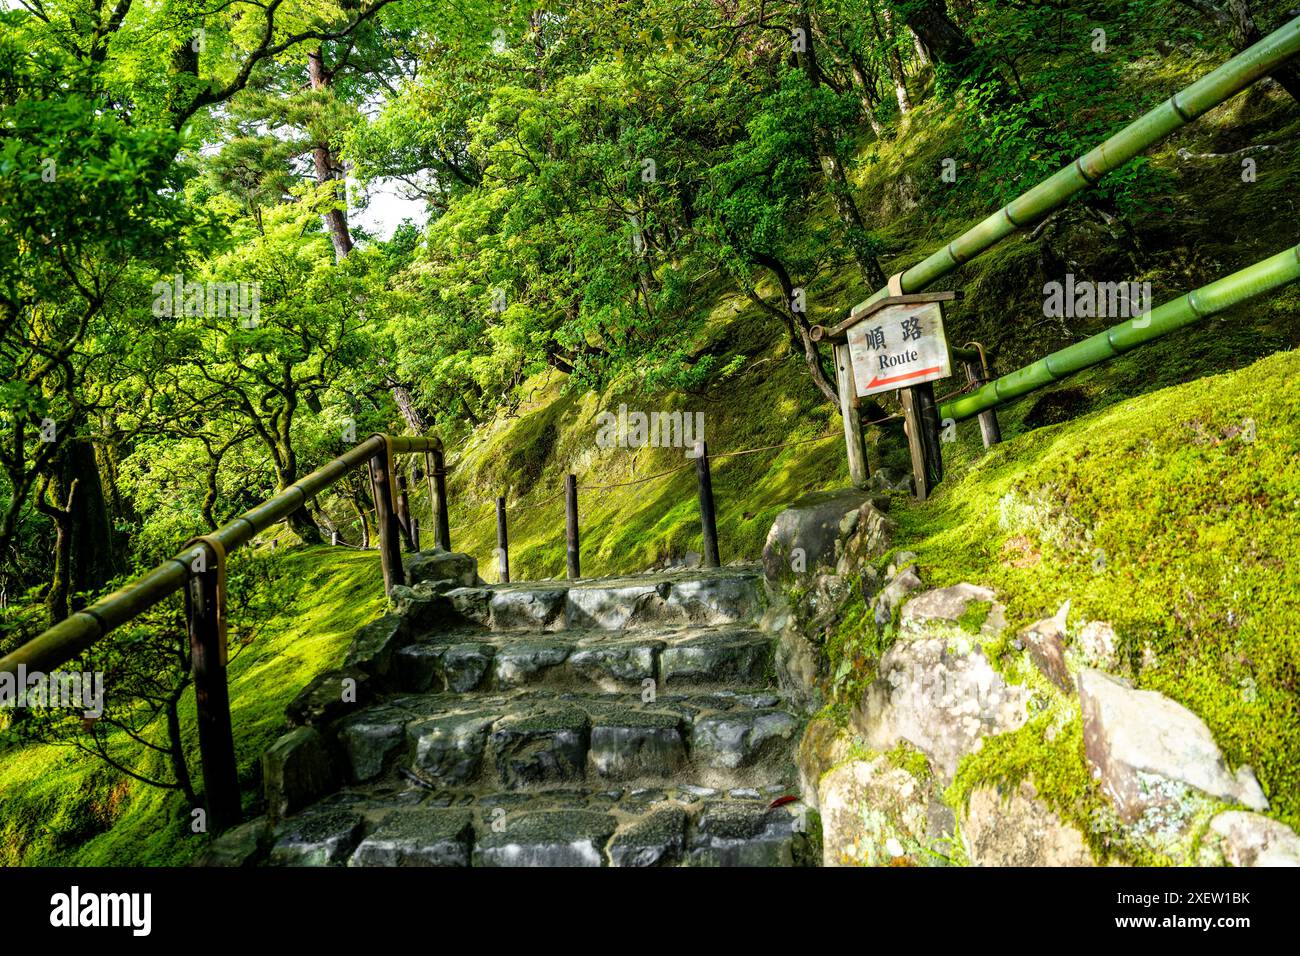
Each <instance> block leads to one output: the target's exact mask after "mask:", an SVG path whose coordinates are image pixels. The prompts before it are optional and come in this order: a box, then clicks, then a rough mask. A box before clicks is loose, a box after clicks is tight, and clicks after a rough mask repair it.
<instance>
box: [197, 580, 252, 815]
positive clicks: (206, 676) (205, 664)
mask: <svg viewBox="0 0 1300 956" xmlns="http://www.w3.org/2000/svg"><path fill="white" fill-rule="evenodd" d="M209 558H211V555H209ZM217 587H218V569H217V568H216V567H215V566H208V567H207V569H206V570H203V571H197V572H194V574H193V575H192V576H191V577H190V580H189V583H188V585H187V586H186V588H185V617H186V622H187V626H188V629H189V635H190V666H191V668H192V670H193V672H194V703H195V707H196V709H197V711H198V730H199V755H200V759H201V762H202V765H203V796H204V800H205V802H206V803H207V811H208V821H207V822H208V832H209V833H210V834H213V835H215V834H218V833H220V832H221V831H223V830H226V829H229V828H230V827H232V826H234V825H235V824H237V823H239V818H240V813H241V808H240V804H239V771H238V768H237V766H236V764H235V737H234V734H233V732H232V731H231V729H230V688H229V687H228V686H227V684H226V647H225V640H224V636H223V635H222V634H221V628H220V622H219V620H218V617H217Z"/></svg>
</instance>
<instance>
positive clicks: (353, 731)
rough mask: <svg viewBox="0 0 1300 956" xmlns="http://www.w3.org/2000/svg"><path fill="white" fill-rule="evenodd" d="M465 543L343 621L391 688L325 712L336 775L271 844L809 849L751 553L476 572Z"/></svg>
mask: <svg viewBox="0 0 1300 956" xmlns="http://www.w3.org/2000/svg"><path fill="white" fill-rule="evenodd" d="M456 562H460V563H456ZM466 562H468V559H465V558H464V557H463V556H459V555H442V556H441V557H438V556H435V557H434V558H432V559H427V555H421V556H417V557H416V559H415V561H414V562H413V563H412V565H411V570H412V576H413V577H415V578H418V579H422V580H420V582H419V583H417V584H415V585H414V586H413V587H411V588H403V589H399V590H397V591H396V592H395V594H394V599H395V605H396V607H397V609H398V612H399V614H400V619H399V618H387V619H385V621H384V622H380V623H379V624H377V625H376V626H375V628H374V633H372V634H371V635H370V637H369V638H363V640H361V641H359V642H358V645H362V648H361V649H362V651H366V647H365V646H364V645H366V644H367V641H368V642H369V650H368V653H369V654H370V658H369V663H370V664H372V665H377V669H378V670H379V671H381V672H382V674H383V679H384V683H385V685H386V686H387V687H389V688H390V692H389V693H387V694H385V695H384V696H383V697H381V698H380V699H379V700H378V701H376V702H374V703H372V704H371V706H368V707H366V708H365V709H362V710H360V711H358V712H355V713H350V714H348V715H347V716H345V717H343V718H342V719H341V720H337V721H336V722H334V724H333V726H332V730H331V737H332V739H334V740H335V741H337V750H338V751H339V753H340V755H341V757H342V762H343V763H344V765H345V766H344V774H345V776H346V777H347V780H348V783H347V785H346V786H345V787H344V788H343V789H342V790H340V791H338V792H337V793H334V794H333V795H331V796H329V797H327V798H325V799H323V800H321V801H319V802H317V803H316V804H314V805H312V806H310V807H308V808H306V809H305V810H303V811H301V812H299V813H298V814H296V815H294V816H292V817H290V818H288V819H287V820H285V821H283V822H282V823H281V824H280V825H279V826H278V828H277V829H276V831H275V837H274V843H273V846H272V848H271V853H270V861H271V862H272V863H273V864H280V865H343V864H346V865H349V866H465V865H473V866H564V865H573V866H602V865H613V866H654V865H688V866H791V865H802V864H806V863H809V864H810V863H815V862H816V860H815V859H814V858H815V856H816V855H817V854H818V852H819V851H818V850H817V849H816V848H815V846H814V845H813V844H815V843H816V838H817V837H819V836H820V834H819V833H818V834H816V836H815V837H814V838H813V839H810V838H809V835H808V832H807V831H809V830H816V829H817V828H818V825H817V823H816V822H815V821H816V817H815V816H814V817H813V818H812V820H813V822H812V823H811V825H810V824H809V816H808V814H807V813H806V811H805V810H804V807H803V804H802V803H800V802H798V801H786V802H781V801H780V798H782V797H787V796H791V795H795V794H798V792H799V791H798V785H797V783H796V782H795V780H796V775H795V770H794V767H793V759H792V758H793V751H794V748H795V747H796V745H797V743H798V740H799V736H800V733H801V731H802V720H801V719H800V717H798V716H797V715H796V713H795V712H794V710H793V708H791V707H789V706H787V703H786V701H785V700H784V699H783V697H782V696H781V694H780V693H779V692H778V691H777V689H776V688H775V679H774V676H773V666H772V654H773V638H772V637H771V636H770V635H768V634H765V633H763V632H762V631H760V630H758V629H757V627H756V626H755V622H756V620H757V618H758V615H759V613H760V612H761V610H762V607H763V605H764V596H763V585H762V578H761V574H760V572H759V571H758V570H757V569H751V568H740V569H737V568H729V569H720V570H716V571H694V572H677V573H665V574H656V575H645V576H639V577H633V578H622V579H603V580H589V581H582V582H578V583H575V584H573V585H571V586H570V585H568V584H567V583H564V582H540V583H536V584H514V585H500V586H485V585H482V584H481V583H480V582H478V581H477V577H476V575H475V573H474V571H473V566H472V562H469V563H466ZM468 582H473V583H470V584H469V586H466V584H467V583H468ZM358 645H354V656H355V654H356V653H357V652H358V651H357V647H358ZM774 804H775V805H774Z"/></svg>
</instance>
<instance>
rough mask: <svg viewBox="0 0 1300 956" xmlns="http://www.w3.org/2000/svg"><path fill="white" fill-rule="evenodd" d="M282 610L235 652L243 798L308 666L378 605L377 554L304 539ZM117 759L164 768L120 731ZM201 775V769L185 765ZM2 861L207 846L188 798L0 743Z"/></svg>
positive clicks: (234, 709) (148, 862)
mask: <svg viewBox="0 0 1300 956" xmlns="http://www.w3.org/2000/svg"><path fill="white" fill-rule="evenodd" d="M283 570H284V580H285V581H286V582H287V583H286V585H285V586H286V587H287V588H288V593H287V594H286V599H285V602H284V607H283V611H282V613H281V614H279V615H277V617H276V618H275V620H274V621H272V622H271V623H270V624H269V625H268V626H266V627H265V628H263V629H262V630H261V631H260V632H259V633H258V635H257V638H256V640H255V641H254V642H253V643H251V644H248V645H247V646H244V647H242V648H240V649H239V651H238V653H232V659H231V664H230V698H231V720H232V723H233V725H234V729H235V748H236V757H237V760H238V764H239V776H240V783H241V785H242V787H243V790H244V801H245V805H246V807H248V808H249V809H252V807H253V804H254V803H255V801H256V800H257V794H258V791H259V789H260V776H261V771H260V767H261V757H262V753H263V752H264V751H265V750H266V748H267V747H268V746H270V744H271V743H272V742H273V741H274V740H275V738H276V737H278V736H279V735H280V733H281V732H282V730H283V726H284V708H285V705H287V704H288V703H289V701H290V700H292V699H293V697H294V696H295V695H296V694H297V693H298V691H299V690H301V689H302V687H303V686H304V685H305V684H306V683H307V681H309V680H310V679H311V678H312V677H313V676H314V675H315V674H317V673H319V672H320V671H322V670H325V669H327V668H329V667H332V666H337V665H339V664H341V663H342V661H343V655H344V652H345V650H346V648H347V645H348V643H349V641H350V640H351V638H352V635H353V633H354V632H355V630H356V629H357V627H358V626H359V625H360V624H361V623H364V622H366V621H368V620H370V619H372V618H373V617H374V616H375V615H376V614H377V613H379V611H380V609H381V608H382V606H383V603H384V598H383V582H382V579H381V576H380V571H379V565H378V561H377V560H376V557H375V554H374V552H370V553H369V554H366V553H359V552H355V551H347V550H343V549H339V548H300V549H298V550H296V551H295V552H293V553H292V554H290V555H288V556H287V557H286V558H285V561H284V567H283ZM180 712H181V716H182V734H183V736H184V739H185V741H186V744H187V750H188V752H189V753H190V754H197V753H198V748H197V728H196V726H195V722H194V698H193V691H192V690H191V691H187V692H186V694H185V698H184V699H183V700H182V701H181V707H180ZM113 754H114V757H115V758H117V759H119V760H123V761H125V762H126V763H127V766H130V767H132V768H135V769H138V770H141V771H142V772H145V773H156V772H158V771H159V770H160V768H159V767H158V766H157V764H156V763H155V759H161V758H154V757H153V756H142V755H141V752H140V748H139V747H137V746H133V745H128V742H127V741H126V740H125V738H119V739H115V740H114V742H113ZM192 772H193V773H194V775H195V779H196V783H197V782H198V781H199V780H200V779H201V775H200V773H199V770H198V768H197V766H196V767H195V768H194V769H193V771H192ZM0 794H2V795H3V796H2V797H0V865H3V866H13V865H37V866H106V865H113V866H152V865H181V864H184V863H187V862H188V861H190V860H191V859H192V858H193V857H194V856H195V855H197V854H198V853H199V852H200V851H201V850H202V849H203V848H204V846H205V845H206V842H207V841H206V838H205V837H202V836H198V835H194V834H193V833H192V830H191V818H190V814H189V809H188V807H186V806H185V803H184V800H183V799H181V797H180V795H179V794H177V793H176V792H174V791H164V790H160V789H157V788H154V787H150V786H146V785H144V784H142V783H138V782H136V781H133V780H131V779H129V778H128V777H126V776H125V775H123V774H120V773H118V772H117V771H114V770H112V769H110V768H109V767H108V766H107V765H106V764H104V763H102V762H100V761H98V760H96V759H94V758H91V757H88V756H86V755H84V754H82V753H80V752H79V751H76V750H74V749H72V748H71V747H68V746H60V745H55V744H28V745H24V746H21V747H13V748H9V749H7V750H4V751H2V752H0Z"/></svg>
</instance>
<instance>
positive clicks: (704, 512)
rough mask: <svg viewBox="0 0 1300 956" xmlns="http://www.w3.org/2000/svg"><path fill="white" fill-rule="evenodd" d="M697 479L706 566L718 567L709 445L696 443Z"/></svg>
mask: <svg viewBox="0 0 1300 956" xmlns="http://www.w3.org/2000/svg"><path fill="white" fill-rule="evenodd" d="M695 479H696V483H697V484H698V485H699V489H700V530H701V532H702V533H703V535H704V566H705V567H706V568H718V567H721V566H722V559H721V558H720V557H719V556H718V521H717V515H716V514H715V512H714V510H713V476H712V475H711V474H710V473H709V446H708V444H707V443H706V442H702V441H697V442H696V443H695Z"/></svg>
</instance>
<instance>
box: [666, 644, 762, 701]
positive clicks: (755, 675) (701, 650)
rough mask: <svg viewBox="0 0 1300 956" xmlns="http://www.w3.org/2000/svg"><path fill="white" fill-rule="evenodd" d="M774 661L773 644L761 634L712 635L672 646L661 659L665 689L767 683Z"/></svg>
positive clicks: (668, 647)
mask: <svg viewBox="0 0 1300 956" xmlns="http://www.w3.org/2000/svg"><path fill="white" fill-rule="evenodd" d="M771 659H772V640H771V638H769V637H767V636H766V635H765V634H763V633H762V632H760V631H740V632H733V633H727V632H723V633H721V634H716V635H715V634H708V635H705V636H703V637H697V638H690V639H688V640H685V641H681V642H679V643H675V644H670V645H668V646H667V647H665V648H664V649H663V651H662V652H661V653H660V655H659V672H660V679H661V681H662V682H663V684H664V686H665V687H676V686H683V685H686V686H689V685H698V684H724V683H731V684H737V685H740V686H746V685H757V684H761V683H763V680H764V678H765V677H766V676H767V667H768V662H769V661H771Z"/></svg>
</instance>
